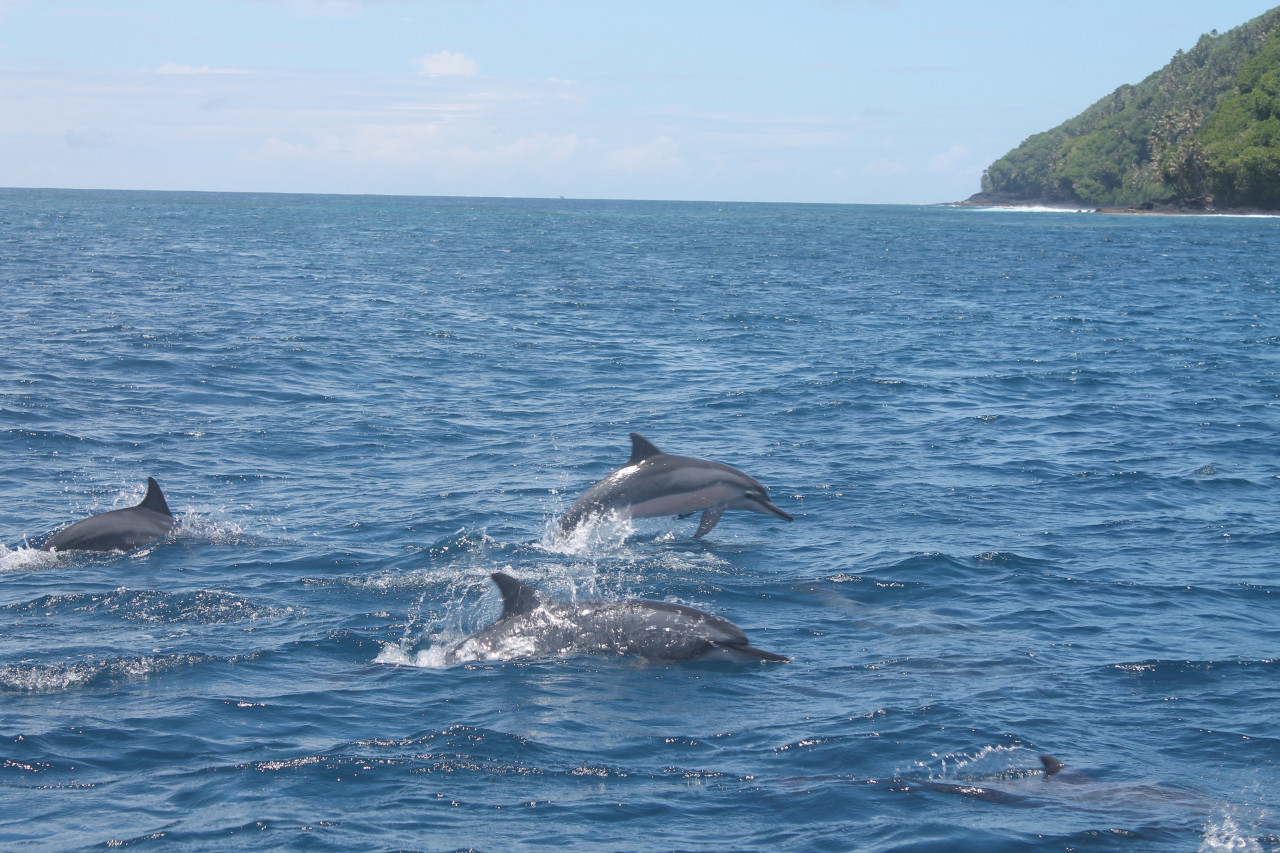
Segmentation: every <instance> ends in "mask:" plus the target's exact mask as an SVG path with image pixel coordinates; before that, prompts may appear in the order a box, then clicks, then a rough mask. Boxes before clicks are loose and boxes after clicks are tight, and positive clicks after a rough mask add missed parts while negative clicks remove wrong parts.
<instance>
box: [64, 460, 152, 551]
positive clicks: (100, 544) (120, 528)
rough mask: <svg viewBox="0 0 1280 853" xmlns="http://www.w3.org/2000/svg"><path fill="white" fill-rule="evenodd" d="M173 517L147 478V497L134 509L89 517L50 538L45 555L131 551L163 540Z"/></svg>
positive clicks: (150, 479)
mask: <svg viewBox="0 0 1280 853" xmlns="http://www.w3.org/2000/svg"><path fill="white" fill-rule="evenodd" d="M173 522H174V519H173V513H171V512H169V504H168V503H167V502H166V501H165V499H164V493H163V492H161V491H160V486H159V484H158V483H156V481H155V478H153V477H148V478H147V495H146V497H144V498H143V499H142V502H141V503H139V504H138V505H137V506H131V507H128V508H126V509H115V510H112V511H110V512H104V513H101V514H99V515H91V516H89V517H88V518H86V519H84V520H83V521H77V522H76V523H75V524H73V525H71V526H70V527H65V528H63V529H62V530H59V531H58V532H57V533H55V534H53V536H51V537H50V538H49V541H48V542H45V543H44V545H43V546H42V548H43V550H45V551H132V550H133V549H134V548H140V547H142V546H143V545H146V544H147V543H149V542H154V541H155V540H157V539H159V538H160V537H161V536H164V535H165V534H166V533H168V532H169V530H170V529H171V528H172V527H173Z"/></svg>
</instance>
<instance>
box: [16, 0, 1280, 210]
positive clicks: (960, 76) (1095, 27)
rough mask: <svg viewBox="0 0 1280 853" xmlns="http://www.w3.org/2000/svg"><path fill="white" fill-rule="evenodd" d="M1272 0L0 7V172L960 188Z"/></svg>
mask: <svg viewBox="0 0 1280 853" xmlns="http://www.w3.org/2000/svg"><path fill="white" fill-rule="evenodd" d="M1276 2H1278V0H1212V2H1206V0H993V2H979V0H785V2H784V0H675V2H669V0H132V2H130V0H120V2H106V0H65V2H64V0H0V186H7V187H66V188H83V189H154V190H205V191H234V192H241V191H243V192H300V193H360V194H365V193H367V194H386V195H428V196H512V197H543V198H554V197H558V196H565V197H568V198H630V199H664V200H708V201H765V202H817V203H865V204H881V203H888V204H933V203H938V202H946V201H956V200H959V199H963V198H966V197H968V196H969V195H971V194H973V193H975V192H977V191H978V189H979V181H980V177H981V174H982V170H983V169H984V168H985V167H986V166H987V165H988V164H990V163H991V162H992V161H993V160H995V159H996V158H998V157H1000V156H1001V155H1003V154H1005V153H1006V152H1008V151H1009V150H1010V149H1012V148H1014V147H1015V146H1017V145H1018V144H1019V143H1020V142H1022V141H1023V140H1024V139H1026V138H1027V137H1028V136H1030V135H1032V134H1034V133H1038V132H1040V131H1043V130H1048V129H1050V128H1051V127H1054V126H1056V125H1058V124H1060V123H1061V122H1063V121H1065V120H1066V119H1068V118H1070V117H1072V116H1074V115H1076V114H1078V113H1080V112H1081V111H1082V110H1084V109H1085V108H1086V107H1088V106H1089V105H1090V104H1092V103H1093V102H1095V101H1097V100H1098V99H1100V98H1102V97H1103V96H1105V95H1107V94H1110V93H1111V92H1112V91H1114V90H1115V89H1116V88H1117V87H1118V86H1120V85H1122V84H1125V83H1137V82H1139V81H1140V80H1142V79H1143V78H1144V77H1146V76H1147V75H1149V74H1151V73H1152V72H1154V71H1156V70H1158V69H1159V68H1161V67H1163V66H1164V65H1165V64H1166V63H1167V62H1168V61H1169V60H1170V59H1171V58H1172V57H1173V55H1174V53H1175V52H1177V51H1178V50H1179V49H1182V50H1187V49H1190V48H1191V47H1192V46H1193V45H1194V44H1195V42H1196V40H1197V39H1198V38H1199V37H1200V35H1201V34H1203V33H1206V32H1209V31H1211V30H1215V29H1216V30H1219V31H1223V32H1225V31H1226V30H1229V29H1231V28H1232V27H1235V26H1237V25H1239V24H1242V23H1244V22H1245V21H1248V20H1250V19H1252V18H1254V17H1257V16H1258V15H1260V14H1262V13H1263V12H1265V11H1266V10H1267V9H1268V8H1270V7H1271V6H1272V5H1273V4H1275V3H1276Z"/></svg>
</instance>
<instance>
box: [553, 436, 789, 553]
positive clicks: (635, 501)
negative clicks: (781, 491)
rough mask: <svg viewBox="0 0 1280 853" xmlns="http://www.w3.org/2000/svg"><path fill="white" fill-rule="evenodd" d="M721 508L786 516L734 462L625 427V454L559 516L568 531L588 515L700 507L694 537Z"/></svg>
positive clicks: (684, 512)
mask: <svg viewBox="0 0 1280 853" xmlns="http://www.w3.org/2000/svg"><path fill="white" fill-rule="evenodd" d="M726 509H746V510H750V511H751V512H759V513H763V514H766V515H774V516H777V517H778V518H781V519H782V520H784V521H791V520H792V518H791V516H790V515H788V514H787V513H785V512H783V511H782V510H781V509H778V507H776V506H774V505H773V504H772V503H770V502H769V493H768V490H766V489H765V487H764V486H762V485H760V483H759V481H757V480H755V479H753V478H752V477H749V476H747V475H746V474H744V473H743V472H741V471H739V470H738V469H737V468H730V467H729V466H728V465H722V464H721V463H719V462H710V461H708V460H706V459H694V458H693V457H690V456H671V455H669V454H666V453H663V452H662V451H661V450H659V449H658V448H657V447H655V446H654V445H653V443H652V442H650V441H649V440H648V439H646V438H645V437H644V436H642V435H640V434H639V433H635V432H633V433H631V458H630V459H628V460H627V464H626V465H624V466H622V467H621V468H619V469H618V470H616V471H614V472H613V473H612V474H610V475H609V476H608V477H605V478H604V479H603V480H601V481H600V482H598V483H596V484H595V485H594V486H592V487H591V488H590V489H588V490H587V492H586V494H584V495H583V496H582V497H580V498H578V500H577V501H575V502H574V504H573V506H571V507H569V511H568V512H567V513H565V514H564V517H563V518H561V519H560V530H561V531H562V532H564V533H568V532H569V531H571V530H573V529H574V528H575V527H577V526H578V525H580V524H582V523H583V522H585V521H586V520H587V519H588V518H591V517H594V516H605V515H611V514H613V515H616V516H617V517H618V518H654V517H656V516H661V515H678V516H680V517H681V518H686V517H688V516H690V515H693V514H694V513H695V512H701V513H702V521H701V522H700V523H699V524H698V532H697V533H695V534H693V535H694V536H695V537H702V536H706V535H707V534H708V533H710V532H711V529H712V528H713V527H715V526H716V522H718V521H719V520H720V516H721V515H723V514H724V511H725V510H726Z"/></svg>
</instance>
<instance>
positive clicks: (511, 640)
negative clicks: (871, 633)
mask: <svg viewBox="0 0 1280 853" xmlns="http://www.w3.org/2000/svg"><path fill="white" fill-rule="evenodd" d="M490 577H492V578H493V582H494V583H495V584H497V585H498V589H499V591H500V592H501V593H502V616H501V617H500V618H499V619H498V620H497V621H496V622H494V623H493V624H491V625H489V626H487V627H485V628H482V629H480V630H479V631H477V632H476V633H474V634H472V635H471V636H469V637H467V638H466V639H464V640H461V641H459V642H457V643H455V644H454V645H452V646H450V647H449V648H448V649H447V650H446V652H445V655H444V660H445V663H446V664H455V663H461V662H462V661H468V660H512V659H515V658H532V657H556V656H562V655H581V654H597V655H631V656H635V657H639V658H643V659H646V660H649V661H655V662H675V661H687V660H721V661H739V662H759V661H776V662H779V663H786V662H788V660H789V659H788V658H785V657H783V656H782V655H775V654H773V653H772V652H766V651H762V650H761V649H757V648H754V647H752V646H751V645H749V644H748V643H747V635H746V634H744V633H742V630H741V629H739V628H738V626H737V625H734V624H733V623H732V622H730V621H729V620H728V619H722V618H720V617H719V616H713V615H712V614H710V613H705V612H703V611H701V610H696V609H694V608H692V607H685V606H683V605H680V604H667V603H665V602H662V601H646V600H642V599H634V598H628V599H622V600H620V601H580V602H577V603H571V602H564V601H545V600H543V598H542V597H541V596H539V595H538V592H537V590H535V589H534V588H533V587H531V586H529V585H528V584H526V583H522V582H521V581H518V580H516V579H515V578H513V577H511V576H510V575H505V574H503V573H502V572H494V573H493V574H492V575H490Z"/></svg>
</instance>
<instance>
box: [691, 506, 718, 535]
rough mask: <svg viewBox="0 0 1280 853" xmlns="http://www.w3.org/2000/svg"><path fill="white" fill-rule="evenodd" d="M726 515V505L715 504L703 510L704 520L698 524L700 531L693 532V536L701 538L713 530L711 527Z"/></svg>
mask: <svg viewBox="0 0 1280 853" xmlns="http://www.w3.org/2000/svg"><path fill="white" fill-rule="evenodd" d="M722 515H724V507H722V506H713V507H711V508H710V509H707V510H703V513H702V521H701V522H699V524H698V532H697V533H695V534H693V538H695V539H701V538H702V537H703V536H706V535H707V534H708V533H710V532H711V528H713V527H715V526H716V524H718V523H719V521H720V516H722Z"/></svg>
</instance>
